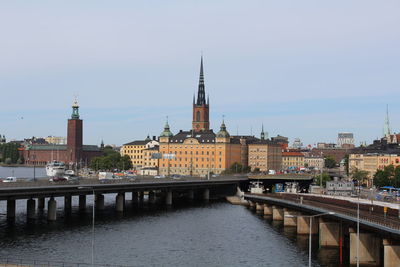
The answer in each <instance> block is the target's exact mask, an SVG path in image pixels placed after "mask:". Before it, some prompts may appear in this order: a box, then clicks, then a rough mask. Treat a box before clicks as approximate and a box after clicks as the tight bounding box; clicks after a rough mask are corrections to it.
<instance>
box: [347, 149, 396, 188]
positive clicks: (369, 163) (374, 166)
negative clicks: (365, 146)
mask: <svg viewBox="0 0 400 267" xmlns="http://www.w3.org/2000/svg"><path fill="white" fill-rule="evenodd" d="M388 165H393V166H395V167H396V166H399V165H400V155H398V154H377V153H374V154H350V155H349V171H350V172H352V171H354V170H355V169H358V170H363V171H367V172H368V178H369V179H372V177H373V176H374V174H375V172H376V171H377V170H383V169H384V168H385V166H388ZM369 184H372V182H371V181H370V182H369Z"/></svg>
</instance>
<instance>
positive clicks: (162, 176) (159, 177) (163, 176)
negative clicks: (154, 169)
mask: <svg viewBox="0 0 400 267" xmlns="http://www.w3.org/2000/svg"><path fill="white" fill-rule="evenodd" d="M154 178H156V179H162V178H165V175H155V176H154Z"/></svg>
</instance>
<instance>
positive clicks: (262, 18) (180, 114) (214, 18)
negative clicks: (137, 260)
mask: <svg viewBox="0 0 400 267" xmlns="http://www.w3.org/2000/svg"><path fill="white" fill-rule="evenodd" d="M155 2H156V3H157V5H155V6H150V5H143V4H139V3H137V2H135V3H130V2H125V1H121V2H119V4H120V5H115V6H110V5H108V4H106V3H101V4H97V3H96V5H94V2H88V3H86V4H80V3H69V4H66V3H63V4H60V3H58V4H57V5H56V4H51V3H45V2H41V3H35V4H29V3H24V4H21V3H7V4H5V8H3V9H2V10H1V11H0V15H1V16H0V22H2V23H1V24H2V25H3V26H1V27H2V28H3V30H4V31H3V32H4V34H5V35H4V39H5V40H6V41H5V42H3V43H2V44H0V51H3V52H1V53H2V59H3V60H2V62H1V63H0V70H1V74H0V78H1V80H2V83H1V85H0V89H1V92H2V97H3V99H7V101H5V102H3V104H2V105H1V107H0V120H1V122H2V123H1V125H0V134H5V135H6V137H7V139H21V138H24V137H25V138H27V137H30V136H48V135H55V136H60V135H61V136H63V135H65V130H66V129H65V119H66V118H68V117H69V115H70V114H69V110H70V106H71V103H72V100H73V97H74V95H75V94H77V95H78V98H79V102H80V106H81V117H82V119H83V120H84V121H85V130H84V142H85V143H88V144H100V142H101V140H102V139H103V140H104V142H105V143H110V144H117V145H121V144H123V143H126V142H130V141H132V140H135V139H144V138H145V137H146V136H147V134H150V135H159V134H160V133H161V131H162V129H163V126H164V123H165V116H166V115H168V116H169V121H170V126H171V130H172V131H173V132H174V133H176V132H177V131H179V130H181V129H182V130H187V129H190V126H191V105H190V104H188V103H190V102H191V99H192V96H193V93H194V92H195V91H196V89H197V82H198V70H199V61H200V55H201V51H203V55H204V72H205V85H206V92H207V93H208V94H209V95H210V103H211V104H210V106H211V108H210V122H211V127H210V128H212V129H214V130H218V128H219V125H220V123H221V120H222V115H225V122H226V125H227V128H228V131H229V132H230V133H231V134H236V133H237V132H239V134H250V133H251V131H252V133H253V135H256V136H259V134H260V132H261V124H264V129H265V131H267V132H268V133H269V136H275V135H277V134H280V135H283V136H287V137H289V139H290V142H291V143H292V142H293V140H294V138H296V137H299V138H300V139H301V140H302V142H303V143H304V145H308V144H314V143H316V142H336V138H337V133H338V132H353V133H354V135H355V139H356V144H357V145H358V144H359V142H360V141H366V142H367V143H370V142H372V140H373V139H375V138H378V137H381V136H382V135H383V127H384V122H385V115H386V104H389V110H390V114H391V116H390V123H391V128H392V131H394V132H399V131H400V129H399V128H400V119H399V118H398V117H397V116H396V115H395V114H398V113H399V108H398V107H397V105H396V100H395V99H396V98H398V97H399V95H400V93H399V90H398V88H399V87H400V81H399V79H398V77H397V76H398V75H397V74H398V73H399V70H400V68H399V65H398V62H399V59H400V54H399V51H398V49H397V47H398V46H399V44H400V37H399V36H400V34H399V31H400V30H399V29H398V28H396V25H398V24H399V22H400V18H399V17H398V16H397V14H398V12H397V11H398V9H399V7H400V4H399V3H397V2H395V1H392V2H391V1H388V2H385V5H382V4H380V5H378V4H375V3H374V2H373V1H354V2H351V3H347V2H345V1H338V2H335V3H330V4H322V3H318V4H317V2H315V1H306V2H304V3H302V4H301V5H300V4H299V3H296V2H290V1H289V2H285V3H264V2H262V1H255V2H253V3H252V4H249V5H246V6H243V5H242V4H240V3H239V2H235V1H233V2H229V3H230V5H229V9H226V8H225V7H226V5H227V2H221V3H212V2H204V3H202V4H201V5H200V4H197V3H195V2H188V3H186V4H185V5H182V3H178V2H171V3H169V4H166V3H162V2H157V1H155ZM91 3H92V4H93V5H91ZM360 6H361V7H362V8H361V9H360ZM292 7H293V9H292ZM165 11H167V12H165ZM221 14H222V15H221ZM221 18H223V19H221ZM165 21H168V23H167V25H166V24H165ZM5 25H7V27H6V26H5ZM12 100H15V101H12ZM251 129H252V130H251Z"/></svg>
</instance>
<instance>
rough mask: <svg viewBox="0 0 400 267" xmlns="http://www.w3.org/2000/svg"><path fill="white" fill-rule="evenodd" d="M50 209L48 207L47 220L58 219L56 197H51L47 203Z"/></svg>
mask: <svg viewBox="0 0 400 267" xmlns="http://www.w3.org/2000/svg"><path fill="white" fill-rule="evenodd" d="M47 206H48V209H47V220H48V221H55V220H56V219H57V202H56V200H55V199H54V197H51V198H50V199H49V202H48V203H47Z"/></svg>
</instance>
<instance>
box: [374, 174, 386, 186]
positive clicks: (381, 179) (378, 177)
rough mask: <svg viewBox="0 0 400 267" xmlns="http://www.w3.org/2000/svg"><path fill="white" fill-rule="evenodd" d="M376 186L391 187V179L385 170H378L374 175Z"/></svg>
mask: <svg viewBox="0 0 400 267" xmlns="http://www.w3.org/2000/svg"><path fill="white" fill-rule="evenodd" d="M374 185H375V186H376V187H382V186H387V185H390V179H389V177H388V175H387V173H386V172H385V171H384V170H377V171H376V173H375V174H374Z"/></svg>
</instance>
